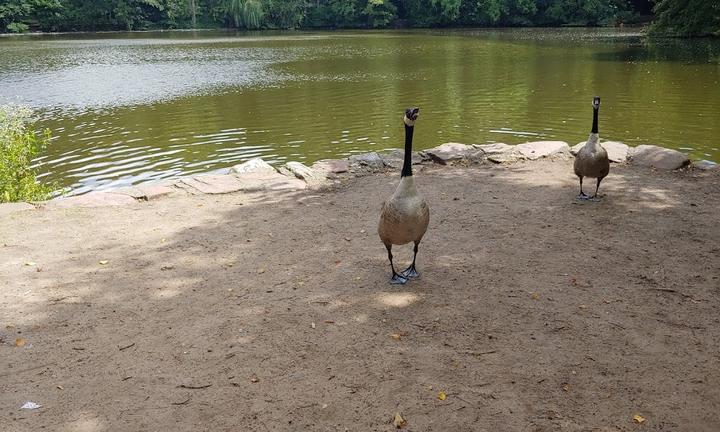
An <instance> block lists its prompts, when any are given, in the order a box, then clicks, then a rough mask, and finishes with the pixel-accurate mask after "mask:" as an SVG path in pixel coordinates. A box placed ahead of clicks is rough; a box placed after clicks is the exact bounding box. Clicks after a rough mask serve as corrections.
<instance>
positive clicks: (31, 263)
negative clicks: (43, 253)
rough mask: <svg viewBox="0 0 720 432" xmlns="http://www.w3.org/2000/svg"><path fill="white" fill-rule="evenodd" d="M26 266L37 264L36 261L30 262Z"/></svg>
mask: <svg viewBox="0 0 720 432" xmlns="http://www.w3.org/2000/svg"><path fill="white" fill-rule="evenodd" d="M25 265H26V266H34V265H36V263H35V262H34V261H28V262H26V263H25Z"/></svg>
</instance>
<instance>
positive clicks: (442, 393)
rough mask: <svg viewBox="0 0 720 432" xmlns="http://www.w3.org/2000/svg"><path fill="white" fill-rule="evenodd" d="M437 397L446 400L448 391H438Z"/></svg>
mask: <svg viewBox="0 0 720 432" xmlns="http://www.w3.org/2000/svg"><path fill="white" fill-rule="evenodd" d="M437 398H438V399H440V400H445V399H447V393H445V392H444V391H441V392H439V393H438V395H437Z"/></svg>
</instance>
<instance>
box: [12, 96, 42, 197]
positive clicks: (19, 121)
mask: <svg viewBox="0 0 720 432" xmlns="http://www.w3.org/2000/svg"><path fill="white" fill-rule="evenodd" d="M31 115H32V111H30V110H29V109H28V108H24V107H18V106H0V203H2V202H13V201H37V200H43V199H47V198H48V197H49V196H50V193H51V192H52V187H51V186H50V185H46V184H42V183H39V182H38V181H37V180H36V178H35V176H36V172H35V170H34V169H33V168H32V160H33V158H35V156H37V154H38V153H39V152H40V151H41V150H42V149H43V148H44V147H45V146H46V145H47V143H48V141H49V140H50V131H49V130H46V131H44V132H43V133H40V134H38V133H36V132H34V131H33V130H32V129H30V126H31V125H32V119H31Z"/></svg>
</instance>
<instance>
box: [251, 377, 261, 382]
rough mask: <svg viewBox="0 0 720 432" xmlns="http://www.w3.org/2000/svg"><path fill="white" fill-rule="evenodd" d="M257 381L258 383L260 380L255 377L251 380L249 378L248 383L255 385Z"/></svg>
mask: <svg viewBox="0 0 720 432" xmlns="http://www.w3.org/2000/svg"><path fill="white" fill-rule="evenodd" d="M258 381H260V380H259V379H258V378H257V377H252V378H250V382H251V383H256V382H258Z"/></svg>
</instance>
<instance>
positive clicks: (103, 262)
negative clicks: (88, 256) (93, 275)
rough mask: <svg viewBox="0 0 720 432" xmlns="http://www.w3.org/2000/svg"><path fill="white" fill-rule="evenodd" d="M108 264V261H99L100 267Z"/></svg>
mask: <svg viewBox="0 0 720 432" xmlns="http://www.w3.org/2000/svg"><path fill="white" fill-rule="evenodd" d="M109 262H110V261H108V260H102V261H100V265H105V264H107V263H109Z"/></svg>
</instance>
